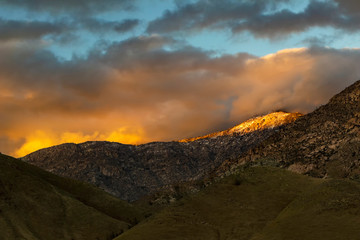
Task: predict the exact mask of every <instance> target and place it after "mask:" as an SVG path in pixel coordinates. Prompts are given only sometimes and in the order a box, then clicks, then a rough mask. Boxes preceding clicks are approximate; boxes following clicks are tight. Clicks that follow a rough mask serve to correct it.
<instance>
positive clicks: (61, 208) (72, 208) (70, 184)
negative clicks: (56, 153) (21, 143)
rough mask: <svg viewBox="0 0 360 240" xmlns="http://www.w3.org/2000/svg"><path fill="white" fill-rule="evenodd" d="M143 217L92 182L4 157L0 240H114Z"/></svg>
mask: <svg viewBox="0 0 360 240" xmlns="http://www.w3.org/2000/svg"><path fill="white" fill-rule="evenodd" d="M142 219H143V217H142V214H141V213H140V212H139V211H138V210H137V209H135V208H134V207H133V206H131V205H129V204H128V203H126V202H124V201H122V200H119V199H117V198H115V197H113V196H111V195H109V194H107V193H105V192H104V191H102V190H99V189H97V188H95V187H93V186H91V185H89V184H86V183H81V182H78V181H74V180H70V179H65V178H61V177H58V176H55V175H53V174H51V173H48V172H45V171H43V170H41V169H39V168H37V167H34V166H31V165H29V164H27V163H24V162H22V161H20V160H17V159H14V158H11V157H8V156H5V155H1V154H0V233H1V234H0V239H6V240H7V239H45V240H48V239H74V240H75V239H112V238H113V237H115V236H117V235H119V234H120V233H122V232H123V231H125V230H127V229H128V228H130V227H132V226H133V225H134V224H136V223H137V222H138V221H140V220H142Z"/></svg>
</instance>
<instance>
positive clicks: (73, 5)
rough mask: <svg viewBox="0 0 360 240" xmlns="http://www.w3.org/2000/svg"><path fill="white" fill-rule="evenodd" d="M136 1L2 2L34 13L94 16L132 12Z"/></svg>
mask: <svg viewBox="0 0 360 240" xmlns="http://www.w3.org/2000/svg"><path fill="white" fill-rule="evenodd" d="M135 2H136V1H135V0H106V1H104V0H76V1H74V0H51V1H49V0H1V3H2V4H6V5H9V6H15V7H21V8H26V9H28V10H30V11H34V12H51V13H54V14H56V13H74V12H76V13H78V14H84V15H88V14H92V13H97V12H103V11H107V10H119V9H122V10H131V9H133V7H134V3H135Z"/></svg>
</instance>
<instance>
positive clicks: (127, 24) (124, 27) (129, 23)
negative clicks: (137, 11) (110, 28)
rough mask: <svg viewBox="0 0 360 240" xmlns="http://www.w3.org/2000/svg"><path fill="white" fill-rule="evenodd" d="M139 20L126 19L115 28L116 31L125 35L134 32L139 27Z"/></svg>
mask: <svg viewBox="0 0 360 240" xmlns="http://www.w3.org/2000/svg"><path fill="white" fill-rule="evenodd" d="M139 23H140V21H139V19H125V20H124V21H122V22H120V23H118V24H117V25H116V26H115V31H117V32H120V33H123V32H128V31H131V30H133V29H134V28H135V27H137V26H138V25H139Z"/></svg>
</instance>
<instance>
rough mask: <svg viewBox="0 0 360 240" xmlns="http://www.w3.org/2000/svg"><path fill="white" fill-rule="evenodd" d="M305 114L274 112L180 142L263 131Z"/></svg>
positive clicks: (292, 120)
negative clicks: (223, 129)
mask: <svg viewBox="0 0 360 240" xmlns="http://www.w3.org/2000/svg"><path fill="white" fill-rule="evenodd" d="M301 116H303V114H301V113H288V112H282V111H279V112H273V113H269V114H267V115H264V116H258V117H255V118H251V119H249V120H247V121H245V122H243V123H240V124H239V125H236V126H235V127H232V128H229V129H227V130H225V131H220V132H214V133H210V134H208V135H205V136H201V137H194V138H186V139H183V140H180V142H193V141H196V140H199V139H206V138H214V137H219V136H228V135H236V134H237V135H245V134H247V133H251V132H254V131H262V130H265V129H269V128H276V127H280V126H282V125H284V124H288V123H291V122H294V121H295V120H296V119H298V118H299V117H301Z"/></svg>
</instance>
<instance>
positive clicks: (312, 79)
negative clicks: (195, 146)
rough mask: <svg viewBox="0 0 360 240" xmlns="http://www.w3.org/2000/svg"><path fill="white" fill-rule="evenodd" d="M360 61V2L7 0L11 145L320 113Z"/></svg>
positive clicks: (156, 136)
mask: <svg viewBox="0 0 360 240" xmlns="http://www.w3.org/2000/svg"><path fill="white" fill-rule="evenodd" d="M359 63H360V2H359V1H357V0H308V1H306V0H256V1H253V0H237V1H235V0H222V1H219V0H153V1H147V0H77V1H73V0H52V1H47V0H0V151H1V152H2V153H5V154H9V155H12V156H15V157H21V156H24V155H26V154H28V153H30V152H33V151H35V150H38V149H40V148H44V147H49V146H52V145H57V144H61V143H65V142H75V143H80V142H84V141H92V140H101V141H103V140H105V141H115V142H121V143H126V144H141V143H146V142H151V141H172V140H179V139H183V138H187V137H195V136H200V135H203V134H207V133H210V132H213V131H218V130H224V129H227V128H229V127H232V126H234V125H236V124H238V123H240V122H242V121H244V120H246V119H248V118H251V117H254V116H257V115H261V114H266V113H270V112H272V111H276V110H285V111H289V112H301V113H308V112H311V111H313V110H314V109H316V108H317V107H319V106H321V105H323V104H326V103H327V101H328V100H329V99H330V98H331V97H332V96H333V95H334V94H336V93H338V92H339V91H341V90H342V89H344V88H345V87H347V86H348V85H350V84H352V83H354V82H355V81H356V80H359V79H360V67H359Z"/></svg>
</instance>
